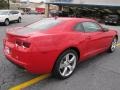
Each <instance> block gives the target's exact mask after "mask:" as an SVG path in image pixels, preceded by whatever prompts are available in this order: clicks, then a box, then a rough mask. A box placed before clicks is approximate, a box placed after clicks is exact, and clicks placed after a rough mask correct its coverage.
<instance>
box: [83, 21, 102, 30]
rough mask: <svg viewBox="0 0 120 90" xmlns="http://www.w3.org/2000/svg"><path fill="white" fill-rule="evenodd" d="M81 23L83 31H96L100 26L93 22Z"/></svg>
mask: <svg viewBox="0 0 120 90" xmlns="http://www.w3.org/2000/svg"><path fill="white" fill-rule="evenodd" d="M82 24H83V28H84V30H85V32H96V31H99V30H101V27H100V26H99V25H98V24H97V23H94V22H83V23H82Z"/></svg>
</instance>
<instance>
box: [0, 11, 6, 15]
mask: <svg viewBox="0 0 120 90" xmlns="http://www.w3.org/2000/svg"><path fill="white" fill-rule="evenodd" d="M0 15H8V11H0Z"/></svg>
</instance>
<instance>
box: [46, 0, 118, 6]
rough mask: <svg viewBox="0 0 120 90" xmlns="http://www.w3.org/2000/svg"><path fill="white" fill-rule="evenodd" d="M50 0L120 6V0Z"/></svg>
mask: <svg viewBox="0 0 120 90" xmlns="http://www.w3.org/2000/svg"><path fill="white" fill-rule="evenodd" d="M48 2H68V3H74V4H98V5H119V6H120V0H48Z"/></svg>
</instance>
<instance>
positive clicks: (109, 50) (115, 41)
mask: <svg viewBox="0 0 120 90" xmlns="http://www.w3.org/2000/svg"><path fill="white" fill-rule="evenodd" d="M117 41H118V40H117V38H116V37H114V38H113V40H112V43H111V45H110V47H109V49H108V52H110V53H112V52H114V51H115V49H116V47H117Z"/></svg>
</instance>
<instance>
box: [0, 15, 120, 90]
mask: <svg viewBox="0 0 120 90" xmlns="http://www.w3.org/2000/svg"><path fill="white" fill-rule="evenodd" d="M42 17H43V16H40V15H25V16H23V21H22V23H12V24H10V25H9V26H2V25H0V90H8V89H9V88H11V87H13V86H15V85H18V84H21V83H23V82H25V81H28V80H31V79H32V78H35V77H37V76H38V75H33V74H31V73H29V72H26V71H24V70H22V69H20V68H18V67H16V66H15V65H13V64H12V63H11V62H9V61H8V60H6V58H5V57H4V54H3V43H2V40H3V38H4V37H5V32H6V29H7V28H13V27H21V26H25V25H28V24H30V23H33V22H35V21H38V20H40V19H41V18H42ZM107 27H109V28H114V29H117V31H118V32H119V35H120V26H107ZM119 37H120V36H119ZM119 42H120V41H119ZM23 90H120V47H117V50H116V51H115V52H114V53H111V54H110V53H103V54H100V55H97V56H95V57H93V58H91V59H89V60H87V61H85V62H82V63H80V64H79V65H78V66H77V68H76V70H75V72H74V74H73V75H72V76H71V77H70V78H68V79H66V80H57V79H54V78H52V77H49V78H48V79H45V80H43V81H41V82H38V83H36V84H34V85H31V86H30V87H27V88H24V89H23Z"/></svg>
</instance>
